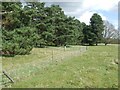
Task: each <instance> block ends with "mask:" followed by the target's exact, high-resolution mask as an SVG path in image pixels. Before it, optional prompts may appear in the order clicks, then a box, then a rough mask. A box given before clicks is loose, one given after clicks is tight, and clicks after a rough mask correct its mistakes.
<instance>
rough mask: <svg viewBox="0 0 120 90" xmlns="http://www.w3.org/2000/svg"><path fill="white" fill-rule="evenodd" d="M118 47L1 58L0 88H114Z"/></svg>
mask: <svg viewBox="0 0 120 90" xmlns="http://www.w3.org/2000/svg"><path fill="white" fill-rule="evenodd" d="M117 59H118V45H114V44H113V45H107V46H104V45H99V46H87V48H86V46H70V47H68V48H66V49H65V48H64V47H47V48H34V49H33V50H32V51H31V53H30V54H29V55H17V56H15V57H3V58H2V64H3V69H4V70H6V71H7V73H8V74H9V75H10V76H11V77H12V78H13V79H14V81H15V83H10V82H9V80H8V79H7V78H6V77H5V76H3V87H12V88H31V87H33V88H44V87H45V88H62V87H63V88H108V87H116V88H117V87H118V65H117V64H115V62H114V60H117Z"/></svg>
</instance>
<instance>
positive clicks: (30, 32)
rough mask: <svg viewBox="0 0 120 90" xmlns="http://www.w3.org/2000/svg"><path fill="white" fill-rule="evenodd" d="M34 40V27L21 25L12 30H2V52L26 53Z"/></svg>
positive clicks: (12, 53)
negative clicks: (21, 26)
mask: <svg viewBox="0 0 120 90" xmlns="http://www.w3.org/2000/svg"><path fill="white" fill-rule="evenodd" d="M35 41H36V35H35V29H33V28H30V27H23V28H19V29H14V30H13V31H9V32H8V31H7V30H5V29H3V30H2V54H3V55H18V54H28V53H29V52H30V51H31V50H32V48H33V45H34V42H35Z"/></svg>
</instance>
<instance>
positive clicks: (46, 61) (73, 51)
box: [3, 46, 88, 82]
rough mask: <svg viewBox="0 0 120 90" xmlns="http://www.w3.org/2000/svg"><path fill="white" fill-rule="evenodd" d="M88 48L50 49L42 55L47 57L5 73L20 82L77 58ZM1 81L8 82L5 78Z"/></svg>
mask: <svg viewBox="0 0 120 90" xmlns="http://www.w3.org/2000/svg"><path fill="white" fill-rule="evenodd" d="M87 49H88V48H87V47H86V46H80V47H77V48H76V47H73V48H50V50H48V49H45V50H44V52H42V53H44V54H46V55H47V53H49V55H48V56H46V57H44V58H41V59H40V60H37V61H36V60H34V61H32V62H29V63H24V64H22V65H17V66H16V67H15V68H14V69H7V70H6V71H7V73H8V74H9V75H10V76H11V77H12V78H13V80H14V81H15V82H16V81H20V80H22V79H23V78H26V77H30V76H31V75H32V76H33V75H35V74H36V73H38V72H41V73H42V70H44V69H47V68H48V67H49V66H50V65H57V64H59V63H61V62H63V61H64V60H69V59H70V58H72V57H75V56H79V55H81V54H82V53H84V52H85V51H86V50H87ZM3 81H5V82H8V80H7V79H6V78H3Z"/></svg>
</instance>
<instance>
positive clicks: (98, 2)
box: [47, 0, 119, 27]
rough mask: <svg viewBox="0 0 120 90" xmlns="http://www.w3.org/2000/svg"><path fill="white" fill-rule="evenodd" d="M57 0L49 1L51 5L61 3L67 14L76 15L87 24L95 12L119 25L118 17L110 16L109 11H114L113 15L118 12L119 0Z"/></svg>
mask: <svg viewBox="0 0 120 90" xmlns="http://www.w3.org/2000/svg"><path fill="white" fill-rule="evenodd" d="M51 1H52V0H51ZM57 1H58V0H57ZM57 1H55V0H53V2H47V3H48V4H49V6H50V5H51V4H56V5H60V7H62V9H63V10H64V12H65V14H66V15H69V16H75V17H76V18H77V19H79V20H80V21H81V22H85V23H86V24H89V19H90V18H91V16H92V15H93V13H98V14H99V15H100V16H101V17H102V19H103V20H106V19H108V21H112V22H111V23H113V25H115V27H117V23H118V22H117V20H116V18H114V17H116V16H114V17H111V18H110V16H109V14H107V12H112V14H113V15H114V13H117V12H118V2H119V0H77V1H76V0H71V1H68V0H64V1H63V0H62V1H60V0H59V2H57ZM114 19H115V20H114ZM113 20H114V22H113Z"/></svg>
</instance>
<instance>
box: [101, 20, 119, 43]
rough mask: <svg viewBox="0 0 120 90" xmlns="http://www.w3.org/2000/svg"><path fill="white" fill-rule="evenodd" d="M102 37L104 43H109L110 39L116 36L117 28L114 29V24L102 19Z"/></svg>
mask: <svg viewBox="0 0 120 90" xmlns="http://www.w3.org/2000/svg"><path fill="white" fill-rule="evenodd" d="M103 37H104V43H105V45H107V44H108V43H110V39H117V38H118V30H116V29H115V27H114V25H113V24H111V23H110V22H109V21H104V31H103Z"/></svg>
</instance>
